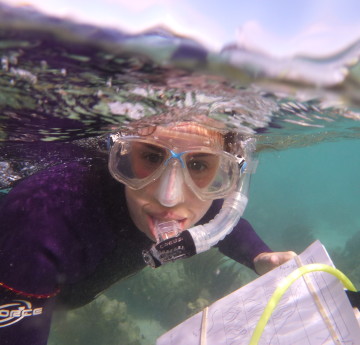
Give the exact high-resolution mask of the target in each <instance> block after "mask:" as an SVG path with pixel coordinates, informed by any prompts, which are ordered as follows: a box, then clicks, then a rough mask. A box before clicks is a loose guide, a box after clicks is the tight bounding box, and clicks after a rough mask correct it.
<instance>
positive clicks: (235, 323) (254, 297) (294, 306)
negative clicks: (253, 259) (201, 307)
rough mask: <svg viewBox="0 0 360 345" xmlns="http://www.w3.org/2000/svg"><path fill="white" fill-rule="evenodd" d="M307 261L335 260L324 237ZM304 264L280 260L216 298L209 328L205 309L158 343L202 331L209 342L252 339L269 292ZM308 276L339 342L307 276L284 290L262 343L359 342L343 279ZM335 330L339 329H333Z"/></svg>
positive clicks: (178, 342) (187, 343)
mask: <svg viewBox="0 0 360 345" xmlns="http://www.w3.org/2000/svg"><path fill="white" fill-rule="evenodd" d="M299 257H300V259H301V262H302V264H303V265H306V264H311V263H322V264H327V265H330V266H333V267H334V265H333V263H332V261H331V259H330V257H329V255H328V253H327V251H326V249H325V248H324V246H323V245H322V244H321V243H320V242H319V241H316V242H314V243H313V244H312V245H311V246H309V247H308V248H307V249H306V250H305V251H304V252H303V253H302V254H300V255H299ZM298 267H299V266H298V264H297V261H296V260H295V259H293V260H291V261H289V262H287V263H285V264H283V265H281V266H280V267H278V268H276V269H274V270H272V271H271V272H269V273H267V274H265V275H263V276H261V277H259V278H258V279H256V280H254V281H253V282H251V283H249V284H247V285H245V286H244V287H242V288H240V289H238V290H236V291H235V292H233V293H231V294H229V295H228V296H226V297H224V298H222V299H220V300H218V301H216V302H215V303H213V304H212V305H211V306H210V307H209V308H208V310H207V324H206V330H205V331H204V330H202V326H201V325H202V319H203V312H200V313H198V314H196V315H194V316H193V317H191V318H189V319H188V320H186V321H184V322H183V323H181V324H180V325H178V326H176V327H175V328H173V329H172V330H170V331H168V332H167V333H165V334H164V335H162V336H161V337H160V338H159V339H158V340H157V343H156V345H200V344H201V339H204V334H203V336H202V337H201V332H202V331H203V333H205V332H206V333H205V334H206V341H204V340H203V343H204V344H205V343H206V345H235V344H236V345H241V344H249V342H250V339H251V336H252V334H253V330H254V328H255V327H256V325H257V323H258V321H259V318H260V316H261V314H262V312H263V310H264V308H265V306H266V305H267V302H268V301H269V299H270V297H271V296H272V294H273V292H274V291H275V289H276V287H277V286H278V284H279V282H280V281H281V280H283V278H285V277H287V276H288V275H289V274H290V273H291V272H293V271H294V270H295V269H297V268H298ZM306 279H307V280H310V281H311V284H312V285H313V287H314V288H315V290H316V295H317V296H318V298H319V300H320V302H321V305H322V308H323V309H324V310H325V311H326V314H327V315H328V318H329V320H330V322H331V327H332V329H333V332H336V336H337V338H338V340H339V341H340V342H336V341H335V340H334V338H333V337H332V336H331V333H330V330H329V328H328V327H327V326H326V324H325V321H324V319H323V317H322V315H321V314H320V312H319V309H318V307H317V305H316V304H315V302H314V298H313V296H312V295H311V294H310V292H309V289H308V285H307V284H306V282H305V278H304V277H301V278H299V279H298V280H296V281H295V282H294V283H293V284H292V285H291V287H290V288H289V289H288V290H287V292H286V293H285V294H284V295H283V297H282V299H281V300H280V302H279V304H278V305H277V306H276V308H275V310H274V312H273V314H272V316H271V318H270V319H269V321H268V323H267V325H266V327H265V329H264V332H263V334H262V336H261V339H260V341H259V344H261V345H264V344H269V345H270V344H271V345H289V344H292V345H319V344H326V345H331V344H346V345H350V344H351V345H357V344H359V345H360V327H359V322H358V320H357V319H356V317H355V314H354V311H353V308H352V307H351V305H350V302H349V300H348V298H347V296H346V294H345V292H344V288H343V285H342V283H341V282H340V281H339V280H338V279H337V278H336V277H335V276H333V275H332V274H329V273H326V272H313V273H308V274H306ZM333 334H334V333H333Z"/></svg>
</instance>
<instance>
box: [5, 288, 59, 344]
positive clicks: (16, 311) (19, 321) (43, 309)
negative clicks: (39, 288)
mask: <svg viewBox="0 0 360 345" xmlns="http://www.w3.org/2000/svg"><path fill="white" fill-rule="evenodd" d="M54 302H55V294H54V295H35V294H26V293H24V292H20V291H16V290H14V289H12V288H10V287H9V286H5V285H4V284H2V285H1V286H0V343H1V344H2V345H28V344H31V345H46V344H47V339H48V336H49V330H50V323H51V315H52V312H53V308H54Z"/></svg>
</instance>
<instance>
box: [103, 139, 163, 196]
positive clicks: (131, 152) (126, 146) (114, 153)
mask: <svg viewBox="0 0 360 345" xmlns="http://www.w3.org/2000/svg"><path fill="white" fill-rule="evenodd" d="M166 158H167V151H166V149H165V148H163V147H161V146H157V145H154V144H152V143H147V142H143V141H140V140H126V141H119V142H117V143H115V145H114V146H113V147H112V149H111V152H110V159H109V169H110V172H111V174H112V175H113V176H114V177H115V178H116V179H117V180H119V181H120V182H123V183H125V184H127V185H128V186H130V187H132V188H135V189H138V188H142V187H143V186H144V185H146V184H147V183H148V182H149V179H151V178H152V176H153V175H155V174H156V173H157V172H158V170H160V168H161V167H163V166H164V161H165V160H166Z"/></svg>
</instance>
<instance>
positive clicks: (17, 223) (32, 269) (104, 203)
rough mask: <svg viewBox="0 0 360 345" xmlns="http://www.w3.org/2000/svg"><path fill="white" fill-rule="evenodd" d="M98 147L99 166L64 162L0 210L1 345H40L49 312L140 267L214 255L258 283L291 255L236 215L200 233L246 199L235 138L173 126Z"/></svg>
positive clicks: (114, 138) (131, 131) (129, 133)
mask: <svg viewBox="0 0 360 345" xmlns="http://www.w3.org/2000/svg"><path fill="white" fill-rule="evenodd" d="M64 145H65V146H66V145H71V144H64ZM109 146H110V148H109V149H110V154H109V162H108V163H107V157H105V156H104V155H102V154H99V155H95V156H94V155H93V156H89V155H88V156H86V157H84V158H79V157H77V158H76V159H75V158H74V160H73V161H70V162H65V163H61V164H58V165H55V166H51V167H48V168H47V169H44V170H42V171H40V172H38V173H37V174H34V175H32V176H30V177H28V178H26V179H24V180H23V181H21V182H20V183H19V184H18V185H16V186H15V187H14V188H13V189H12V191H11V192H10V193H9V194H8V195H7V196H6V197H5V198H4V199H3V203H2V206H1V208H0V224H1V234H0V339H1V343H2V344H11V345H20V344H32V345H42V344H46V343H47V338H48V333H49V329H50V323H51V315H52V313H53V310H54V309H55V308H57V307H59V308H72V307H78V306H81V305H84V304H86V303H89V302H91V301H92V300H93V299H95V298H96V296H97V295H98V294H99V293H101V292H102V291H104V290H105V289H106V288H108V287H109V286H110V285H112V284H113V283H115V282H117V281H119V280H121V279H124V278H126V277H127V276H129V275H131V274H134V273H136V272H138V271H139V270H141V269H142V268H144V267H145V266H146V263H145V261H144V257H145V259H146V261H147V263H150V264H152V265H153V266H158V265H160V264H163V263H166V262H167V261H173V260H175V259H176V258H177V257H178V256H179V257H188V256H191V255H194V254H196V253H198V252H199V251H202V250H205V249H207V248H208V247H210V246H214V245H216V246H217V247H218V249H219V250H220V251H221V252H222V253H223V254H225V255H227V256H228V257H230V258H232V259H233V260H236V261H238V262H240V263H242V264H244V265H246V266H248V267H250V268H252V269H253V270H255V271H256V272H257V273H259V274H263V273H265V272H267V271H269V270H270V269H272V268H274V267H276V266H278V265H280V264H282V263H283V262H285V261H287V260H289V259H290V258H292V257H293V256H294V255H295V253H293V252H277V253H274V252H272V251H271V250H270V249H269V248H268V246H267V245H266V244H265V243H264V242H263V241H262V240H261V239H260V238H259V237H258V235H257V234H256V233H255V231H254V229H253V228H252V227H251V225H250V224H249V223H248V222H247V221H246V220H245V219H243V218H240V215H241V214H239V212H235V213H233V212H232V211H231V212H230V215H231V217H230V218H231V219H232V223H231V224H230V225H229V224H228V225H227V226H224V227H223V228H220V229H218V228H217V227H215V226H214V225H212V223H211V221H212V220H213V219H214V218H215V219H220V220H221V221H223V220H225V221H226V220H227V216H225V215H226V214H227V213H226V212H228V209H229V207H230V208H231V207H233V201H231V200H230V199H229V198H231V197H232V196H233V195H239V198H238V199H239V200H240V201H241V202H242V201H243V199H242V198H243V197H244V195H245V194H246V193H245V191H244V188H243V183H245V182H246V179H244V174H246V169H249V166H248V168H246V164H248V165H249V164H250V157H247V154H246V148H245V147H243V146H242V145H241V142H240V141H239V137H238V135H237V133H235V132H231V131H225V130H219V129H218V128H212V127H210V126H205V125H200V124H199V123H196V122H177V123H171V124H162V125H158V126H148V127H142V128H137V129H135V127H134V128H127V129H122V130H121V131H120V132H118V133H116V134H114V135H111V136H110V145H109ZM113 177H114V178H113ZM119 181H120V182H121V183H119ZM246 183H247V182H246ZM245 188H246V186H245ZM237 191H238V192H239V193H238V194H236V192H237ZM233 193H235V194H233ZM244 193H245V194H244ZM223 199H225V201H224V200H223ZM229 200H230V201H229ZM239 200H238V201H239ZM223 204H224V206H223ZM225 223H226V222H225ZM225 223H224V224H225ZM221 224H223V223H221ZM226 224H227V223H226ZM199 225H204V226H203V227H201V228H200V230H199V228H197V227H196V226H199ZM194 229H195V230H194ZM204 229H205V231H208V230H209V234H206V233H204ZM207 235H209V236H207ZM200 247H201V248H202V249H199V248H200Z"/></svg>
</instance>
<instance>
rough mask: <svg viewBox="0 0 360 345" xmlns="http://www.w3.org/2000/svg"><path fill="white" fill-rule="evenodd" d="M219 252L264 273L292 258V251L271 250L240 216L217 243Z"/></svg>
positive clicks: (259, 272)
mask: <svg viewBox="0 0 360 345" xmlns="http://www.w3.org/2000/svg"><path fill="white" fill-rule="evenodd" d="M218 248H219V250H220V252H221V253H223V254H225V255H226V256H228V257H230V258H231V259H233V260H235V261H237V262H240V263H241V264H243V265H246V266H247V267H249V268H251V269H252V270H254V271H255V272H256V273H258V274H264V273H266V272H268V271H270V270H272V269H273V268H275V267H277V266H279V265H281V264H283V263H284V262H286V261H288V260H290V259H291V258H293V257H294V256H295V255H296V254H295V253H294V252H273V251H272V250H271V249H270V248H269V247H268V246H267V245H266V244H265V243H264V241H263V240H262V239H261V238H260V237H259V236H258V234H257V233H256V232H255V230H254V229H253V227H252V226H251V224H250V223H249V222H248V221H246V220H245V219H243V218H241V219H240V221H239V223H238V224H237V225H236V227H235V228H234V229H233V230H232V232H231V233H230V234H229V235H227V236H226V237H225V238H224V239H223V240H222V241H220V242H219V243H218Z"/></svg>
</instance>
